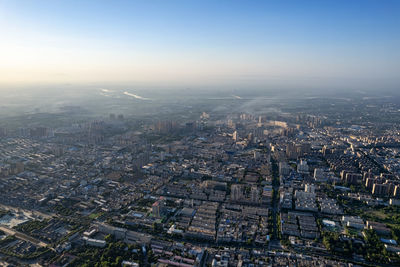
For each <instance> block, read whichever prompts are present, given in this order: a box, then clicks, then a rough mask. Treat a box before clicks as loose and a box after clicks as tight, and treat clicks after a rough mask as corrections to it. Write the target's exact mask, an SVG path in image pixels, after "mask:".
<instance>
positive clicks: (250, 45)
mask: <svg viewBox="0 0 400 267" xmlns="http://www.w3.org/2000/svg"><path fill="white" fill-rule="evenodd" d="M307 3H308V4H307V5H305V3H304V2H289V1H287V2H286V1H253V2H252V3H251V4H249V3H248V2H247V1H112V2H108V1H85V2H80V1H25V0H23V1H22V0H21V1H7V0H3V1H0V28H1V29H2V31H1V39H2V42H1V43H0V58H1V61H0V72H1V75H0V90H5V89H7V88H8V89H10V88H11V89H14V88H18V87H24V88H25V89H30V90H33V88H35V87H50V86H55V87H57V86H58V87H64V86H65V88H67V87H68V86H75V87H79V86H87V87H93V88H95V87H98V88H102V87H107V86H110V87H114V88H115V87H122V86H126V87H134V89H143V88H152V89H157V88H167V89H168V88H170V89H177V88H178V89H179V88H194V89H196V90H201V89H207V88H216V89H218V90H235V89H237V88H239V89H243V90H244V89H245V88H250V89H256V90H261V89H265V90H279V89H285V90H300V89H301V90H319V89H321V90H327V91H329V90H335V89H340V90H354V91H356V90H377V91H378V90H395V89H397V88H398V85H399V84H400V83H399V82H400V73H399V70H400V52H399V50H398V47H399V45H400V42H399V41H400V32H399V31H398V29H399V26H400V17H399V16H398V14H399V12H400V3H399V2H398V1H309V2H307Z"/></svg>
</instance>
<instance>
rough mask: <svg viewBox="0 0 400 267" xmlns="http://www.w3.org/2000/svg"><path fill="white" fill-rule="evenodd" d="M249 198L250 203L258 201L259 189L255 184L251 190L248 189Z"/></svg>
mask: <svg viewBox="0 0 400 267" xmlns="http://www.w3.org/2000/svg"><path fill="white" fill-rule="evenodd" d="M250 200H251V202H252V203H258V202H259V191H258V188H257V186H252V187H251V191H250Z"/></svg>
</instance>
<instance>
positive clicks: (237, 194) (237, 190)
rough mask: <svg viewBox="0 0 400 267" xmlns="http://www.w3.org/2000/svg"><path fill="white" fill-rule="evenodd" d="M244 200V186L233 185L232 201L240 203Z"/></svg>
mask: <svg viewBox="0 0 400 267" xmlns="http://www.w3.org/2000/svg"><path fill="white" fill-rule="evenodd" d="M242 198H243V193H242V186H241V185H240V184H233V185H232V186H231V200H232V201H239V200H242Z"/></svg>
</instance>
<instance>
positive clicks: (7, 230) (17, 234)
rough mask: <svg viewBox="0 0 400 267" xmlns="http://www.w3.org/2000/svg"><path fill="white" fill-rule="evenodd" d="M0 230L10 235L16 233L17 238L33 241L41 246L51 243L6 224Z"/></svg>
mask: <svg viewBox="0 0 400 267" xmlns="http://www.w3.org/2000/svg"><path fill="white" fill-rule="evenodd" d="M0 230H1V231H3V232H5V233H6V234H8V235H15V237H16V238H18V239H21V240H24V241H27V242H31V243H33V244H35V245H36V246H39V247H47V246H48V245H49V244H47V243H45V242H43V241H40V240H38V239H36V238H34V237H31V236H29V235H27V234H24V233H21V232H18V231H16V230H14V229H11V228H8V227H6V226H0Z"/></svg>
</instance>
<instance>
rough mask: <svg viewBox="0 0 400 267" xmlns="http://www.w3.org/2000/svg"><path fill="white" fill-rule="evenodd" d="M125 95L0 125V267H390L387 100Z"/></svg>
mask: <svg viewBox="0 0 400 267" xmlns="http://www.w3.org/2000/svg"><path fill="white" fill-rule="evenodd" d="M101 93H102V94H107V93H108V92H107V91H106V90H102V92H101ZM125 96H126V97H129V95H127V94H126V93H125ZM133 96H134V97H132V99H129V101H131V102H132V104H131V105H136V106H139V109H141V110H142V113H140V114H139V113H138V114H137V115H135V114H132V113H128V112H126V111H127V110H129V106H127V107H124V109H121V107H118V105H116V106H114V108H113V107H110V106H104V107H102V106H99V107H98V109H101V110H102V112H103V113H101V114H100V113H93V112H90V111H88V108H87V107H85V106H84V105H66V106H60V107H58V110H52V111H51V112H48V111H43V108H41V109H39V108H35V109H32V110H31V111H29V112H28V111H26V112H25V113H23V114H22V113H21V114H19V115H16V116H6V117H2V118H1V120H0V192H1V194H0V266H28V265H30V266H52V267H56V266H60V267H61V266H180V267H192V266H213V267H214V266H215V267H217V266H226V267H227V266H248V267H253V266H254V267H255V266H377V265H378V266H396V265H397V266H398V265H400V155H399V150H400V126H399V125H400V124H399V122H400V105H399V104H398V103H397V102H396V99H394V98H390V97H389V98H388V97H386V98H385V97H381V98H374V97H364V98H353V97H350V98H329V97H326V98H319V97H309V98H301V99H292V100H290V101H288V100H282V101H280V100H279V99H272V100H271V99H265V100H263V99H262V98H261V99H257V101H254V100H251V99H247V98H244V97H240V96H236V95H233V96H230V97H227V98H215V99H214V98H213V99H200V98H199V99H197V100H194V99H191V100H188V101H176V102H174V103H164V102H162V103H155V101H153V100H151V99H145V98H140V97H138V96H137V95H133ZM118 101H119V100H118ZM121 101H122V100H121ZM124 101H125V100H124ZM91 105H97V103H94V104H93V103H91ZM123 105H125V106H126V103H125V102H124V103H123ZM150 106H151V110H150V108H149V109H147V108H148V107H150ZM115 110H116V111H115ZM121 110H122V111H121Z"/></svg>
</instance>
